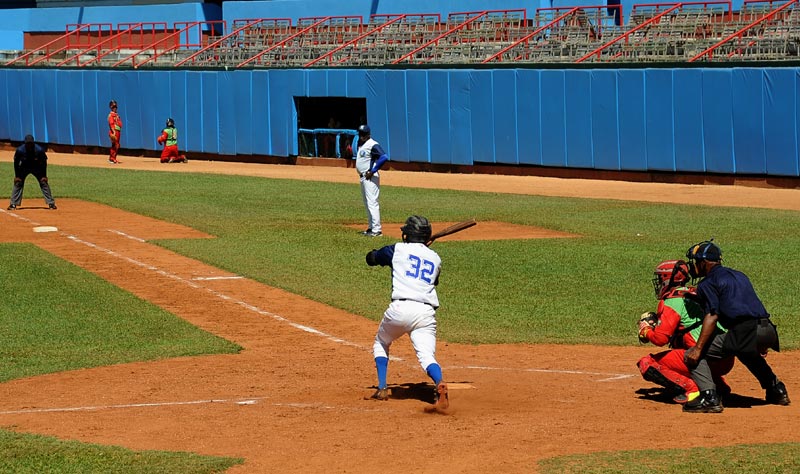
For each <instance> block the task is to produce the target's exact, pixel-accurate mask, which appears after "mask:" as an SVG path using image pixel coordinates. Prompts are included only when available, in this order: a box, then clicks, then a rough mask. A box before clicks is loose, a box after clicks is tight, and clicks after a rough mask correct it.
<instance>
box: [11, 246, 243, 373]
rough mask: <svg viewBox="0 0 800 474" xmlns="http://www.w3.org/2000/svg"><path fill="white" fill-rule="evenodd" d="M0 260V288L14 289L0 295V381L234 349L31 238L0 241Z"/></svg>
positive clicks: (233, 346) (237, 348)
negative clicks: (0, 264)
mask: <svg viewBox="0 0 800 474" xmlns="http://www.w3.org/2000/svg"><path fill="white" fill-rule="evenodd" d="M0 261H2V262H4V267H5V268H4V271H3V272H0V288H8V289H13V290H12V291H9V292H6V293H5V295H6V296H7V297H5V298H2V300H0V341H2V343H0V382H2V381H6V380H11V379H15V378H20V377H28V376H33V375H39V374H45V373H53V372H61V371H64V370H72V369H80V368H84V367H97V366H103V365H111V364H118V363H123V362H132V361H139V360H155V359H163V358H169V357H178V356H191V355H200V354H216V353H235V352H237V351H239V350H240V349H241V347H239V346H237V345H236V344H233V343H231V342H228V341H226V340H224V339H222V338H219V337H217V336H214V335H213V334H209V333H207V332H204V331H202V330H200V329H198V328H197V327H195V326H192V325H191V324H189V323H187V322H186V321H184V320H182V319H179V318H176V317H175V316H174V315H172V314H170V313H168V312H166V311H165V310H163V309H161V308H159V307H157V306H154V305H153V304H151V303H148V302H146V301H143V300H141V299H139V298H137V297H135V296H133V295H131V294H130V293H127V292H125V291H122V290H120V289H119V288H117V287H115V286H113V285H111V284H110V283H108V282H106V281H105V280H103V279H101V278H100V277H97V276H95V275H93V274H91V273H88V272H86V271H84V270H82V269H80V268H77V267H75V266H74V265H72V264H70V263H68V262H66V261H64V260H61V259H59V258H57V257H55V256H53V255H51V254H49V253H47V252H45V251H43V250H41V249H39V248H38V247H35V246H33V245H29V244H5V245H0ZM12 294H13V297H9V296H10V295H12Z"/></svg>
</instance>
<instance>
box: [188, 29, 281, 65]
mask: <svg viewBox="0 0 800 474" xmlns="http://www.w3.org/2000/svg"><path fill="white" fill-rule="evenodd" d="M262 21H268V20H267V19H265V18H258V19H254V20H236V21H234V29H233V31H231V32H230V33H228V34H227V35H225V36H223V37H222V38H220V39H218V40H216V41H214V42H211V43H209V44H208V45H207V46H206V47H205V48H200V49H199V50H198V51H197V52H196V53H194V54H192V55H191V56H189V57H187V58H186V59H183V60H181V61H178V62H177V63H176V64H175V67H178V66H182V65H184V64H186V63H187V62H189V61H192V62H194V60H195V58H197V57H198V56H200V55H201V54H203V53H205V52H207V51H209V50H213V49H215V48H217V47H219V45H221V44H223V43H225V42H227V41H228V40H229V39H231V38H234V37H236V35H238V34H239V33H241V32H242V31H244V30H246V29H247V28H249V27H251V26H253V25H256V24H258V23H260V22H262ZM290 21H291V20H290ZM239 22H241V23H239ZM237 24H241V25H242V26H239V27H236V25H237Z"/></svg>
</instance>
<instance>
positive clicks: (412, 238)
mask: <svg viewBox="0 0 800 474" xmlns="http://www.w3.org/2000/svg"><path fill="white" fill-rule="evenodd" d="M400 231H401V232H402V233H403V234H402V235H403V242H409V243H410V242H418V243H423V244H425V243H427V242H428V240H430V238H431V232H432V229H431V223H430V222H428V219H426V218H424V217H422V216H411V217H409V218H408V219H406V224H405V225H404V226H403V227H401V228H400Z"/></svg>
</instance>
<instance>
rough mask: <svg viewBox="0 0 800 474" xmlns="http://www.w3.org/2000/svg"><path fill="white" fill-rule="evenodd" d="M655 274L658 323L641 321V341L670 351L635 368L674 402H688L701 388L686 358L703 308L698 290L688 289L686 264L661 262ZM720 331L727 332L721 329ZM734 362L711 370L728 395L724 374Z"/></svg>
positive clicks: (726, 361) (729, 360)
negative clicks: (691, 372)
mask: <svg viewBox="0 0 800 474" xmlns="http://www.w3.org/2000/svg"><path fill="white" fill-rule="evenodd" d="M653 275H654V276H653V288H654V290H655V294H656V297H657V298H658V299H659V301H658V307H657V309H656V313H655V323H650V322H648V321H647V320H641V321H640V322H639V340H640V341H641V342H643V343H646V342H650V343H652V344H654V345H656V346H665V345H669V347H670V350H666V351H663V352H659V353H657V354H649V355H647V356H645V357H642V358H641V359H639V362H637V363H636V365H637V366H638V367H639V370H640V371H641V373H642V377H643V378H644V379H645V380H647V381H649V382H653V383H656V384H658V385H661V386H663V387H665V388H667V390H668V391H669V392H670V393H671V394H673V395H674V396H675V398H674V401H675V402H677V403H686V402H688V401H691V400H693V399H694V398H696V397H697V396H698V395H699V389H698V388H697V384H695V382H694V381H693V380H692V378H691V376H690V374H689V368H688V367H687V366H686V363H685V362H684V359H683V355H684V353H685V352H686V349H688V348H690V347H692V346H694V345H695V343H696V340H697V337H698V335H699V334H700V330H701V328H702V321H703V309H702V308H701V307H700V305H699V304H698V303H697V301H696V293H695V288H693V287H690V286H686V285H687V283H689V281H690V280H691V277H690V275H689V266H688V264H687V263H686V262H684V261H683V260H667V261H664V262H661V263H659V264H658V266H657V267H656V269H655V271H654V272H653ZM717 330H718V331H724V329H722V328H721V327H718V328H717ZM733 362H734V359H733V357H728V358H726V359H722V360H720V361H719V362H718V363H717V364H716V365H715V367H713V369H712V371H713V374H714V379H715V382H716V384H717V387H718V391H721V392H722V393H723V394H726V395H727V394H728V393H730V391H731V389H730V386H728V384H727V383H726V382H725V379H724V378H723V375H725V374H727V373H728V372H730V371H731V369H732V368H733Z"/></svg>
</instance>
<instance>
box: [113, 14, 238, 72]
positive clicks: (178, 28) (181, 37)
mask: <svg viewBox="0 0 800 474" xmlns="http://www.w3.org/2000/svg"><path fill="white" fill-rule="evenodd" d="M204 27H208V30H209V31H212V32H213V31H216V30H217V29H218V27H221V31H222V32H223V34H224V31H225V30H226V28H227V22H226V21H225V20H212V21H195V22H185V21H181V22H176V23H175V24H174V25H173V30H175V32H174V33H172V34H168V35H167V36H165V37H163V38H161V39H160V40H157V41H155V42H153V43H150V44H148V45H147V46H145V47H143V48H141V49H139V50H138V51H135V52H134V53H132V54H130V55H128V56H126V57H124V58H122V59H120V60H119V61H117V62H115V63H114V64H112V65H111V67H117V66H119V65H121V64H123V63H126V62H128V61H130V62H131V66H133V68H134V69H136V68H138V67H140V66H142V65H144V64H147V63H149V62H154V61H156V60H157V59H158V58H159V57H161V56H163V55H164V54H167V53H169V52H171V51H176V50H179V49H181V48H186V49H190V48H202V47H203V31H204ZM195 30H196V35H195V36H196V38H197V42H193V40H192V32H194V31H195ZM162 47H163V48H162ZM159 48H162V49H161V50H160V51H159ZM148 51H152V53H153V54H152V55H150V56H149V57H147V58H146V59H145V60H143V61H141V62H139V63H138V64H137V63H136V58H138V57H139V56H140V55H142V54H143V53H145V52H148Z"/></svg>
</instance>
